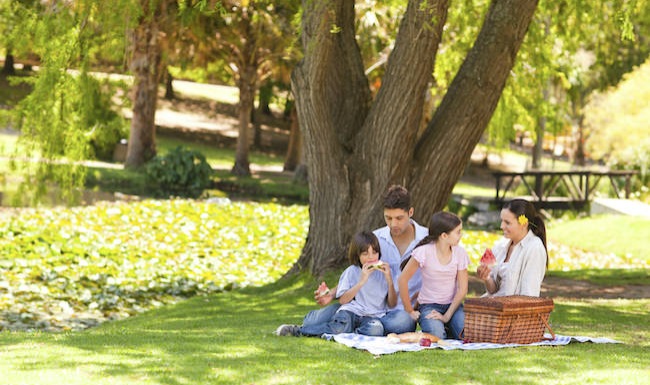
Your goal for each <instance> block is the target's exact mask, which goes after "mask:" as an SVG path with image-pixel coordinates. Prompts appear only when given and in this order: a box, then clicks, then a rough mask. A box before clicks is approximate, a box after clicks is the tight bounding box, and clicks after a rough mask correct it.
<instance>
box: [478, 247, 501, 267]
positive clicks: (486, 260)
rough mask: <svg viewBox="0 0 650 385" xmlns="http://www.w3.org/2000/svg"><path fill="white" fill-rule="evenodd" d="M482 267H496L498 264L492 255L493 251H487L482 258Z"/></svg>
mask: <svg viewBox="0 0 650 385" xmlns="http://www.w3.org/2000/svg"><path fill="white" fill-rule="evenodd" d="M480 263H481V265H486V266H494V265H496V263H497V259H496V258H495V257H494V254H492V250H491V249H485V252H484V253H483V256H482V257H481V262H480Z"/></svg>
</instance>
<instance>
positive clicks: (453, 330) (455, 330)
mask: <svg viewBox="0 0 650 385" xmlns="http://www.w3.org/2000/svg"><path fill="white" fill-rule="evenodd" d="M464 327H465V310H463V305H462V304H461V305H460V306H459V307H458V309H456V311H455V312H454V315H453V316H451V319H450V320H449V322H447V328H448V329H449V334H451V335H450V337H451V338H453V339H455V340H459V339H461V338H460V333H461V332H462V331H463V328H464Z"/></svg>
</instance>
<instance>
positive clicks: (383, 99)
mask: <svg viewBox="0 0 650 385" xmlns="http://www.w3.org/2000/svg"><path fill="white" fill-rule="evenodd" d="M536 6H537V1H532V0H531V1H507V0H496V1H493V2H492V3H491V5H490V8H489V10H488V11H487V14H486V18H485V20H484V24H483V27H482V28H481V32H480V33H479V35H478V37H477V39H476V41H475V42H474V45H473V47H472V49H471V50H470V51H469V53H468V54H467V56H466V58H465V60H464V62H463V65H462V66H461V68H460V70H459V71H458V74H457V75H456V76H455V78H454V81H453V82H452V83H451V84H450V86H449V89H448V91H447V93H446V94H445V96H444V98H443V99H442V101H441V103H440V105H439V107H438V108H437V110H436V112H435V114H434V115H433V117H432V119H431V121H430V123H429V124H428V126H427V127H426V129H425V130H424V132H423V133H422V135H420V136H418V135H417V134H418V133H417V131H418V126H419V123H420V121H421V118H422V115H423V106H424V100H425V94H426V91H427V89H428V84H429V83H430V82H431V80H432V79H431V74H432V73H433V68H434V63H435V57H436V52H437V48H438V46H439V43H440V40H441V37H442V33H443V28H444V26H445V22H446V18H447V11H448V7H449V3H448V1H433V0H430V1H419V0H411V1H409V2H408V6H407V9H406V11H405V13H404V16H403V19H402V22H401V24H400V29H399V32H398V34H397V38H396V41H395V45H394V49H393V50H392V52H391V53H390V56H389V58H388V62H387V65H386V69H385V75H384V76H383V79H382V85H381V88H380V89H379V92H378V94H377V97H376V99H375V100H374V101H372V102H371V99H370V89H369V84H368V80H367V78H366V76H365V73H364V66H363V62H362V58H361V54H360V51H359V46H358V44H357V42H356V39H355V29H354V25H355V11H354V4H353V2H349V1H330V2H313V1H304V2H303V28H302V40H303V44H302V45H303V50H304V55H305V56H304V59H303V61H302V62H301V63H300V65H299V66H298V67H297V68H296V69H295V71H294V74H293V89H294V93H295V95H296V103H297V107H298V116H299V120H300V125H301V128H302V130H303V133H304V140H305V149H306V157H307V164H308V168H309V186H310V198H309V201H310V218H311V220H310V229H309V233H310V236H309V237H308V239H307V243H306V245H305V248H304V249H303V253H302V255H301V257H300V259H299V260H298V262H297V264H296V266H295V267H294V269H293V270H301V269H306V270H309V271H311V272H312V273H314V274H317V275H318V274H320V273H322V272H323V271H325V270H327V269H330V268H333V267H337V266H340V265H341V264H342V263H344V259H345V252H344V249H345V244H346V243H347V241H348V239H349V236H350V234H353V233H354V232H355V231H357V230H359V229H362V228H366V229H367V228H374V227H376V226H377V225H378V224H380V222H381V199H380V197H381V195H382V194H383V193H384V192H385V190H386V188H387V186H388V185H390V184H392V183H401V184H404V185H405V186H406V187H407V188H409V189H410V190H411V192H412V194H413V198H414V202H416V210H417V211H416V212H417V213H418V214H417V218H418V219H420V220H422V219H424V218H427V217H428V216H430V215H431V214H432V213H433V212H434V211H436V210H439V209H441V208H443V207H444V206H445V204H446V202H447V198H448V197H449V194H450V193H451V190H452V188H453V186H454V184H455V183H456V181H457V180H458V178H459V176H460V175H461V173H462V171H463V169H464V168H465V165H466V164H467V162H468V160H469V158H470V156H471V153H472V150H473V149H474V146H475V145H476V143H477V142H478V141H479V139H480V137H481V134H482V133H483V131H484V129H485V127H486V126H487V124H488V122H489V120H490V117H491V116H492V113H493V111H494V108H495V107H496V104H497V102H498V100H499V97H500V95H501V92H502V90H503V87H504V85H505V82H506V79H507V78H508V75H509V73H510V70H511V69H512V67H513V65H514V61H515V56H516V53H517V51H518V50H519V47H520V45H521V42H522V41H523V38H524V36H525V33H526V30H527V28H528V24H529V22H530V20H531V19H532V16H533V13H534V11H535V8H536Z"/></svg>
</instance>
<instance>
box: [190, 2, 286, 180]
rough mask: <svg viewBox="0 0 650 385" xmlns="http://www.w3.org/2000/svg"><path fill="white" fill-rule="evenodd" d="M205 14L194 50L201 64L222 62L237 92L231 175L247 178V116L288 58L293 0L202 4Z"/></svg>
mask: <svg viewBox="0 0 650 385" xmlns="http://www.w3.org/2000/svg"><path fill="white" fill-rule="evenodd" d="M196 5H197V6H198V7H199V8H200V9H202V10H203V12H202V13H201V14H197V15H195V18H194V21H193V23H192V24H193V26H192V27H191V30H192V34H193V35H194V39H195V45H196V48H197V51H198V52H200V60H202V61H204V62H210V61H219V62H222V63H224V64H225V67H226V68H227V69H228V70H229V71H230V73H231V75H232V78H233V79H234V81H235V84H236V86H237V88H238V89H239V104H238V120H239V131H238V136H237V147H236V152H235V162H234V165H233V167H232V173H233V174H235V175H250V163H249V160H248V155H249V150H250V145H251V142H252V139H253V137H252V132H251V130H252V126H251V116H252V114H253V111H254V103H255V95H256V93H257V91H258V89H259V87H260V84H261V82H263V81H264V80H265V79H266V78H267V77H269V76H270V75H271V74H272V72H273V71H272V69H273V67H274V66H279V64H278V63H277V62H279V61H284V60H286V56H287V53H288V52H289V51H288V49H289V48H290V47H291V45H292V42H293V41H294V39H295V38H294V36H295V33H294V32H293V26H292V24H291V21H292V19H293V17H294V15H295V14H296V12H297V11H298V7H297V3H296V2H295V1H268V0H263V1H254V0H245V1H239V0H224V1H217V2H211V1H200V2H198V3H197V4H196Z"/></svg>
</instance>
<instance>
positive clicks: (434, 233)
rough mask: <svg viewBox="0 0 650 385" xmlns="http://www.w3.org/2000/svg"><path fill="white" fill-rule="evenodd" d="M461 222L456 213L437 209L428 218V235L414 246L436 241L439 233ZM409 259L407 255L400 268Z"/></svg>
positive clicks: (445, 231) (402, 267)
mask: <svg viewBox="0 0 650 385" xmlns="http://www.w3.org/2000/svg"><path fill="white" fill-rule="evenodd" d="M461 223H463V222H462V221H461V220H460V218H459V217H458V216H457V215H456V214H453V213H450V212H447V211H438V212H437V213H435V214H433V215H432V216H431V220H429V235H427V236H426V237H424V238H422V240H421V241H420V242H419V243H418V244H417V245H416V246H415V248H418V247H420V246H423V245H427V244H429V243H432V242H435V241H437V240H438V238H440V235H442V234H443V233H448V232H450V231H451V230H453V229H455V228H456V227H458V226H459V225H460V224H461ZM409 259H411V257H408V258H407V259H405V260H404V261H403V262H402V263H401V264H400V269H402V270H404V267H405V266H406V264H407V263H408V261H409Z"/></svg>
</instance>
